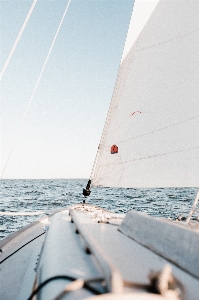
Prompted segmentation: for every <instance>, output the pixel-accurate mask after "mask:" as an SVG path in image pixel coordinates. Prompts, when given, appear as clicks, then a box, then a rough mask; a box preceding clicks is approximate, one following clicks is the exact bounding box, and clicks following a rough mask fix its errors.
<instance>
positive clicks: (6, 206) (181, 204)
mask: <svg viewBox="0 0 199 300" xmlns="http://www.w3.org/2000/svg"><path fill="white" fill-rule="evenodd" d="M86 183H87V180H85V179H50V180H44V179H41V180H28V179H26V180H22V179H20V180H16V179H15V180H11V179H6V180H2V181H1V187H0V211H1V212H20V211H25V212H31V211H44V210H45V211H46V210H51V209H58V208H64V207H66V206H69V205H71V204H76V203H81V202H82V201H83V199H84V197H83V195H82V189H83V188H85V186H86ZM196 193H197V188H158V189H155V188H153V189H134V188H129V189H121V188H92V192H91V196H90V197H89V198H87V202H88V203H92V204H95V205H98V206H100V207H103V208H105V209H107V210H111V211H113V212H116V213H126V212H127V211H129V210H131V209H135V210H137V211H142V212H146V213H148V214H150V215H153V216H155V217H160V216H161V217H165V218H171V219H178V218H181V217H182V216H184V217H187V216H188V214H189V211H190V209H191V207H192V204H193V201H194V199H195V196H196ZM44 216H45V214H44ZM39 217H42V215H40V216H39ZM36 219H38V216H32V215H31V216H0V239H2V238H4V237H6V236H7V235H9V234H10V233H12V232H14V231H16V230H17V229H19V228H21V227H23V226H25V225H27V224H29V223H31V222H32V221H34V220H36ZM193 219H196V215H194V216H193Z"/></svg>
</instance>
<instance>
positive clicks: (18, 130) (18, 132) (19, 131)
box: [0, 0, 71, 179]
mask: <svg viewBox="0 0 199 300" xmlns="http://www.w3.org/2000/svg"><path fill="white" fill-rule="evenodd" d="M70 2H71V0H69V1H68V3H67V6H66V8H65V11H64V14H63V16H62V19H61V21H60V23H59V26H58V29H57V31H56V34H55V36H54V39H53V41H52V44H51V47H50V50H49V51H48V54H47V56H46V59H45V62H44V64H43V67H42V69H41V72H40V74H39V77H38V79H37V82H36V85H35V87H34V89H33V92H32V95H31V97H30V100H29V102H28V105H27V107H26V110H25V113H24V115H23V118H22V121H21V123H20V125H19V127H18V129H17V131H16V137H15V141H14V144H13V146H12V148H11V150H10V152H9V155H8V158H7V160H6V163H5V166H4V169H3V172H2V174H1V177H0V179H2V178H3V174H4V172H5V170H6V167H7V164H8V161H9V159H10V156H11V154H12V152H13V150H14V148H15V145H16V143H17V141H18V138H19V135H20V133H21V130H22V126H23V123H24V121H25V118H26V115H27V113H28V110H29V108H30V105H31V103H32V100H33V98H34V95H35V92H36V90H37V87H38V85H39V82H40V79H41V77H42V75H43V72H44V69H45V66H46V64H47V62H48V59H49V57H50V54H51V51H52V49H53V46H54V44H55V41H56V38H57V36H58V33H59V30H60V28H61V25H62V23H63V21H64V18H65V15H66V12H67V10H68V8H69V5H70Z"/></svg>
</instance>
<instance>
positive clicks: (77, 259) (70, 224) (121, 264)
mask: <svg viewBox="0 0 199 300" xmlns="http://www.w3.org/2000/svg"><path fill="white" fill-rule="evenodd" d="M82 210H84V211H82ZM85 211H86V213H85ZM123 217H124V216H123V215H118V214H114V213H109V212H106V211H103V210H100V209H99V208H98V209H97V208H96V209H94V208H93V206H76V208H75V209H73V210H68V209H66V210H64V211H61V212H59V213H56V214H55V215H54V216H51V217H49V218H45V219H42V220H41V221H40V222H37V223H35V224H33V225H32V226H29V227H28V228H27V229H26V230H23V231H21V232H20V233H18V234H17V235H16V236H14V237H13V238H12V237H10V238H9V239H7V242H6V243H5V242H4V243H1V249H2V251H3V252H2V253H1V262H2V263H1V274H2V275H1V290H0V299H4V300H9V299H19V300H25V299H28V297H29V296H30V295H31V292H32V290H33V286H34V285H35V286H37V287H38V286H39V285H40V284H41V283H42V282H44V281H45V280H47V279H49V278H52V277H56V276H70V277H71V278H74V279H78V278H83V279H84V280H87V279H96V282H94V283H93V288H94V289H95V290H97V291H99V292H100V293H105V292H106V293H107V291H108V292H109V293H108V294H107V295H106V296H105V294H104V295H103V297H104V298H103V299H106V298H105V297H108V296H110V297H112V296H111V295H115V298H113V299H116V295H118V294H120V293H121V292H123V294H122V295H123V296H124V297H123V298H122V297H121V294H120V297H119V298H118V299H170V298H165V297H163V296H160V295H155V294H148V293H147V294H146V288H145V286H149V285H150V280H149V274H150V273H151V272H160V271H161V270H162V269H163V268H164V267H165V265H168V264H169V265H170V266H171V267H172V274H173V275H174V276H175V277H176V278H177V280H178V281H179V282H180V283H181V285H182V286H183V293H184V299H187V300H192V299H193V300H198V294H199V279H198V278H196V277H195V276H193V275H191V274H189V273H187V272H185V271H184V270H183V269H181V268H180V267H178V266H176V265H175V264H173V263H171V262H168V261H167V260H166V259H164V258H163V257H161V256H159V255H157V254H156V253H154V252H153V251H151V250H150V249H148V248H146V247H144V246H143V245H141V244H140V243H137V242H136V241H134V240H133V239H132V238H129V237H127V236H126V235H124V234H123V233H122V232H120V231H119V230H118V228H119V225H120V224H121V222H122V221H123ZM45 225H49V229H48V231H47V232H46V231H44V226H45ZM102 278H103V284H101V283H100V284H99V283H98V282H97V279H99V280H101V279H102ZM70 282H71V280H69V279H68V280H66V279H64V280H63V279H60V280H52V281H51V282H50V283H48V284H47V285H46V286H44V287H43V288H42V289H41V291H40V292H39V293H38V295H39V298H38V299H41V300H42V299H56V297H57V295H59V294H60V293H61V292H62V291H63V289H64V288H65V286H66V284H69V283H70ZM139 285H140V286H139ZM138 287H139V288H138ZM110 292H111V293H113V294H110ZM138 292H139V298H138V296H137V293H138ZM146 295H147V296H146ZM92 296H93V292H92V291H91V290H88V289H85V288H83V289H79V290H77V291H73V292H70V293H66V294H65V295H63V297H62V298H60V299H84V298H88V297H91V298H92ZM97 297H100V296H97ZM128 297H129V298H128ZM142 297H145V298H142ZM152 297H153V298H152ZM110 299H111V298H110ZM175 299H176V298H175Z"/></svg>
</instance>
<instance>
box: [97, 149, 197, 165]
mask: <svg viewBox="0 0 199 300" xmlns="http://www.w3.org/2000/svg"><path fill="white" fill-rule="evenodd" d="M196 149H199V146H197V147H193V148H187V149H180V150H175V151H170V152H165V153H159V154H153V155H149V156H145V157H140V158H135V159H132V160H125V161H123V162H122V164H124V163H129V162H134V161H139V160H145V159H150V158H154V157H159V156H165V155H169V154H174V153H179V152H186V151H191V150H196ZM117 163H118V162H117ZM119 164H121V163H119ZM111 165H114V163H109V164H105V165H101V167H105V166H111Z"/></svg>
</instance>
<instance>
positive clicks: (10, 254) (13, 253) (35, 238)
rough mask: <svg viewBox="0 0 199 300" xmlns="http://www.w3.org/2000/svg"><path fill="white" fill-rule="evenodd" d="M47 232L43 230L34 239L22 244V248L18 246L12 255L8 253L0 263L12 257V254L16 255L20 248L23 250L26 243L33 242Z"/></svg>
mask: <svg viewBox="0 0 199 300" xmlns="http://www.w3.org/2000/svg"><path fill="white" fill-rule="evenodd" d="M45 233H46V232H42V233H41V234H39V235H38V236H36V237H35V238H33V239H32V240H30V241H28V242H27V243H25V244H24V245H22V246H21V247H20V248H18V249H17V250H15V251H14V252H12V253H11V254H10V255H8V256H7V257H5V258H4V259H3V260H2V261H0V264H2V263H3V262H4V261H5V260H6V259H8V258H9V257H11V256H12V255H14V254H15V253H17V252H18V251H19V250H21V249H22V248H23V247H25V246H26V245H28V244H30V243H31V242H33V241H34V240H36V239H37V238H39V237H40V236H42V235H43V234H45Z"/></svg>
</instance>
